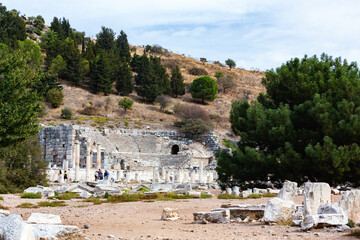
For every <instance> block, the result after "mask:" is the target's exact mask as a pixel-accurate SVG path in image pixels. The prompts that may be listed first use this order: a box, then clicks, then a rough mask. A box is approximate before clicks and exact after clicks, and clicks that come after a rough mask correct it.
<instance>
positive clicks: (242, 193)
mask: <svg viewBox="0 0 360 240" xmlns="http://www.w3.org/2000/svg"><path fill="white" fill-rule="evenodd" d="M241 196H242V197H244V198H247V197H249V196H250V193H249V192H248V191H242V192H241Z"/></svg>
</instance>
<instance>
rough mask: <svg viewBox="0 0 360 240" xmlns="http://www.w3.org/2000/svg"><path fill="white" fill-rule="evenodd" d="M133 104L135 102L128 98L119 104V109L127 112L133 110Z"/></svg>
mask: <svg viewBox="0 0 360 240" xmlns="http://www.w3.org/2000/svg"><path fill="white" fill-rule="evenodd" d="M133 104H134V101H133V100H131V99H130V98H127V97H124V98H122V99H120V100H119V102H118V105H119V107H120V108H122V109H124V111H125V112H126V111H127V110H132V106H133Z"/></svg>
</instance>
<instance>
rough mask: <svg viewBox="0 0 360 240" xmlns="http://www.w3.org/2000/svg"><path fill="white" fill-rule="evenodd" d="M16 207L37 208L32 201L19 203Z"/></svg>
mask: <svg viewBox="0 0 360 240" xmlns="http://www.w3.org/2000/svg"><path fill="white" fill-rule="evenodd" d="M16 207H17V208H38V207H39V206H38V205H35V204H32V203H22V204H20V205H17V206H16Z"/></svg>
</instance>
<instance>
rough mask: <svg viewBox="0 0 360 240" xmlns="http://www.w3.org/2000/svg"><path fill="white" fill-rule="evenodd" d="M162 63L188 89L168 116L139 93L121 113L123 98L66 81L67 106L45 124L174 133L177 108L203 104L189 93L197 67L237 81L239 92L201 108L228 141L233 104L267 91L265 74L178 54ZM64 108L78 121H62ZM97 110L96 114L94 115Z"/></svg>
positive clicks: (49, 116)
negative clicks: (180, 77) (178, 73)
mask: <svg viewBox="0 0 360 240" xmlns="http://www.w3.org/2000/svg"><path fill="white" fill-rule="evenodd" d="M136 51H137V54H138V55H142V53H143V48H141V47H137V49H136ZM161 60H162V63H163V64H164V66H166V67H168V68H167V71H168V74H169V75H170V73H171V66H173V65H174V64H177V65H179V67H180V70H181V73H182V75H183V77H184V81H185V83H186V85H187V89H186V94H185V95H184V96H180V97H178V98H176V99H175V98H172V104H171V105H170V106H169V107H167V109H166V110H167V112H168V113H164V112H162V111H160V107H159V105H157V104H156V105H148V104H144V103H142V102H141V99H140V98H139V97H138V96H137V95H136V94H135V93H132V94H131V95H129V96H128V97H129V98H131V99H132V100H133V101H134V105H133V110H132V111H128V112H127V113H125V112H124V111H123V110H120V109H119V107H118V104H117V103H118V101H119V100H120V99H121V98H123V97H122V96H119V95H116V93H115V92H114V93H113V94H110V95H109V96H103V95H96V94H92V93H91V92H89V91H88V90H87V89H83V88H80V87H75V86H72V85H70V84H68V83H67V82H66V81H63V82H62V85H63V88H64V89H63V93H64V96H65V98H64V105H62V106H61V107H60V108H58V109H47V115H46V116H45V119H44V120H45V121H47V122H48V124H54V123H51V121H49V120H54V119H55V120H56V121H57V122H56V123H55V124H59V123H64V121H67V122H68V123H69V124H84V125H91V126H94V127H103V126H108V125H111V126H112V127H114V128H116V127H122V128H123V127H126V126H125V124H124V122H123V121H122V120H127V121H128V122H129V126H128V127H130V128H135V129H144V128H145V127H146V126H148V125H149V126H151V127H152V129H154V130H157V129H164V130H174V129H176V128H174V127H173V126H172V124H173V122H175V121H177V120H179V117H178V116H176V115H174V114H169V113H171V112H172V108H173V106H174V105H176V104H179V103H180V104H193V103H195V104H199V103H198V102H196V101H194V100H193V99H192V98H191V95H190V93H189V90H188V87H189V86H190V83H191V82H192V81H193V80H194V79H195V78H196V77H197V76H193V75H191V74H189V72H188V70H189V69H191V68H193V67H198V68H203V69H205V70H206V71H207V72H208V74H209V76H211V77H214V75H215V72H217V71H221V72H223V74H224V75H231V76H232V77H233V78H234V82H235V83H236V87H235V88H233V89H231V90H230V91H228V92H227V93H226V94H223V93H222V92H220V93H219V94H218V97H217V99H215V101H213V102H207V103H206V104H204V105H201V107H202V108H204V109H205V110H206V111H207V112H208V114H209V115H213V116H219V117H218V118H216V120H213V121H212V123H213V125H214V128H215V132H216V133H217V135H218V136H219V138H228V137H226V133H228V132H229V129H230V123H229V112H230V109H231V103H232V101H234V100H238V99H242V98H245V97H246V98H248V99H250V100H253V99H255V98H256V97H257V95H258V94H259V93H260V92H261V91H264V88H263V86H262V85H261V79H262V77H264V73H263V72H259V71H247V70H243V69H239V68H236V69H232V70H230V69H229V68H228V67H227V66H220V65H218V64H209V63H206V64H203V63H202V62H200V61H197V60H195V59H192V58H189V57H185V56H183V55H180V54H176V53H170V54H168V55H166V56H161ZM89 106H92V107H89ZM64 107H67V108H70V109H72V112H73V119H74V120H71V121H69V120H59V119H60V115H61V109H62V108H64ZM89 108H90V109H89ZM94 109H95V110H96V111H94V112H92V110H94ZM84 110H85V111H84ZM90 110H91V111H90ZM84 113H85V114H84ZM89 114H90V115H89ZM99 116H101V117H107V118H109V121H107V122H103V123H99V122H96V121H94V120H93V117H99ZM222 135H223V136H222Z"/></svg>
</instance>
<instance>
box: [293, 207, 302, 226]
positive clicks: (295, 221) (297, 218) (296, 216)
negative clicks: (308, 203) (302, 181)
mask: <svg viewBox="0 0 360 240" xmlns="http://www.w3.org/2000/svg"><path fill="white" fill-rule="evenodd" d="M303 219H304V206H303V205H296V210H295V213H294V217H293V220H292V223H293V224H294V225H296V226H300V225H301V223H302V221H303Z"/></svg>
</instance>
